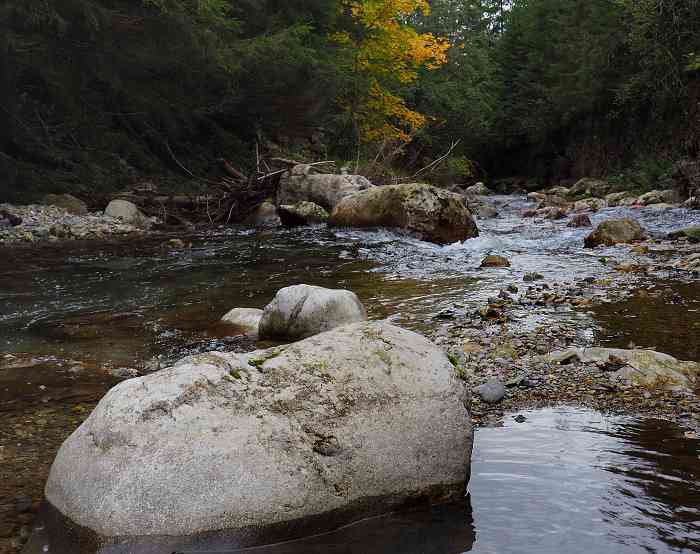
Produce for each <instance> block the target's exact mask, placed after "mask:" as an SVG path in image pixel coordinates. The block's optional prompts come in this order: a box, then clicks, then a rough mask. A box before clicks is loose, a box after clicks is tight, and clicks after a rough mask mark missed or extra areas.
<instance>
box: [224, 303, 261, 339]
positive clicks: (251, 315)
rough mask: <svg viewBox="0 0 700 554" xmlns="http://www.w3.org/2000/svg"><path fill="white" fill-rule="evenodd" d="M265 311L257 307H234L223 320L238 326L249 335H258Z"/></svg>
mask: <svg viewBox="0 0 700 554" xmlns="http://www.w3.org/2000/svg"><path fill="white" fill-rule="evenodd" d="M262 317H263V311H262V310H260V309H257V308H234V309H233V310H231V311H230V312H228V313H226V315H224V317H222V318H221V321H223V322H224V323H228V324H230V325H233V326H235V327H237V328H238V329H239V330H240V331H242V332H243V334H245V335H247V336H249V337H257V336H258V329H259V327H260V320H261V319H262Z"/></svg>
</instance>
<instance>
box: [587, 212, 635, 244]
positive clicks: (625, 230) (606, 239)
mask: <svg viewBox="0 0 700 554" xmlns="http://www.w3.org/2000/svg"><path fill="white" fill-rule="evenodd" d="M645 238H646V234H645V232H644V229H642V226H641V225H640V224H639V223H637V222H636V221H635V220H634V219H629V218H625V219H610V220H608V221H603V223H601V224H600V225H598V227H596V228H595V230H594V231H593V232H592V233H591V234H590V235H588V236H587V237H586V238H585V241H584V244H585V246H586V248H594V247H596V246H613V245H614V244H619V243H629V242H634V241H638V240H644V239H645Z"/></svg>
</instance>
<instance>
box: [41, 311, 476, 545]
mask: <svg viewBox="0 0 700 554" xmlns="http://www.w3.org/2000/svg"><path fill="white" fill-rule="evenodd" d="M466 406H468V394H467V392H466V390H465V386H464V383H463V382H462V381H461V380H459V379H458V378H457V377H456V375H455V371H454V368H453V366H452V364H451V363H450V362H449V360H448V359H447V357H446V356H445V354H444V353H443V352H442V351H441V350H439V349H438V348H437V347H436V346H434V345H433V344H432V343H430V342H429V341H427V340H426V339H425V338H423V337H421V336H420V335H417V334H415V333H413V332H410V331H406V330H403V329H400V328H398V327H394V326H392V325H388V324H384V323H368V322H363V323H357V324H352V325H348V326H344V327H341V328H338V329H335V330H333V331H330V332H328V333H324V334H321V335H317V336H314V337H311V338H309V339H306V340H304V341H302V342H299V343H295V344H291V345H288V346H285V347H278V348H273V349H270V350H265V351H258V352H254V353H250V354H233V353H219V352H213V353H209V354H202V355H198V356H192V357H190V358H186V359H184V360H182V361H181V362H179V363H178V364H176V365H175V366H173V367H172V368H169V369H165V370H162V371H160V372H157V373H154V374H151V375H148V376H145V377H139V378H136V379H131V380H128V381H125V382H123V383H120V384H119V385H117V386H115V387H114V388H112V389H111V390H110V391H109V392H108V393H107V395H106V396H105V397H104V398H103V399H102V400H101V401H100V403H99V404H98V406H97V407H96V408H95V410H94V411H93V412H92V414H91V415H90V417H89V418H88V419H87V420H86V421H85V422H84V423H83V424H82V425H81V426H80V427H79V428H78V429H77V430H76V431H75V432H74V433H73V434H72V435H71V436H70V437H69V438H68V440H66V442H65V443H64V444H63V446H62V447H61V449H60V450H59V452H58V455H57V457H56V459H55V461H54V463H53V466H52V468H51V472H50V475H49V479H48V482H47V485H46V491H45V492H46V498H47V500H48V502H49V503H50V504H51V505H52V506H53V507H54V508H56V509H57V510H58V511H59V512H60V513H61V514H63V515H64V516H65V517H66V518H68V520H69V521H70V522H72V523H74V524H77V525H79V526H81V527H82V528H83V529H85V530H88V532H91V533H92V534H96V535H97V540H99V541H100V542H103V543H104V542H110V543H112V544H116V545H124V544H131V541H132V540H134V538H135V537H141V538H142V540H143V538H144V537H145V538H148V537H149V536H153V537H157V538H154V540H158V541H161V540H166V539H167V540H168V541H170V542H168V544H169V545H172V546H173V547H166V546H163V545H162V544H161V543H158V544H161V546H160V550H157V552H161V551H162V552H171V551H173V550H181V549H186V548H183V545H187V544H188V542H187V541H188V540H190V539H184V540H182V541H181V542H179V543H178V542H177V537H178V536H179V537H192V536H195V535H197V534H199V533H215V532H217V531H226V532H228V533H229V535H228V536H229V537H231V536H233V537H238V538H239V540H238V541H237V542H235V543H234V542H229V543H228V544H229V545H230V544H236V546H237V547H239V545H245V541H246V540H251V539H250V536H251V535H255V533H257V532H258V531H261V530H264V529H265V528H267V527H268V526H273V525H281V524H284V523H286V522H299V521H304V520H305V519H306V518H310V517H316V516H320V517H321V518H322V517H323V515H324V514H328V515H329V518H328V520H327V521H325V523H324V520H323V519H316V520H315V521H314V523H315V524H317V525H318V526H321V525H330V526H337V525H340V524H342V523H346V522H347V521H348V520H351V519H353V518H358V517H362V516H366V515H370V514H376V513H382V512H385V511H390V510H393V509H395V508H399V507H401V506H402V505H403V504H404V503H406V502H408V501H411V500H415V499H418V498H432V499H436V498H439V499H441V500H446V499H457V498H461V497H462V496H463V494H464V485H465V481H466V480H467V475H468V466H469V460H470V456H471V449H472V428H471V419H470V416H469V412H468V409H467V407H466ZM358 510H359V511H358ZM50 525H53V526H57V527H60V526H61V525H63V524H62V523H57V522H56V521H55V520H54V521H53V522H52V523H50ZM57 527H53V528H51V529H49V532H50V534H51V535H53V536H65V535H62V533H65V529H61V528H57ZM317 528H318V527H317ZM207 536H209V537H213V535H212V534H210V535H207ZM168 537H170V538H168ZM189 544H191V543H189ZM208 544H210V545H211V543H208ZM174 546H176V547H174ZM115 548H117V547H115ZM118 548H124V547H123V546H120V547H118ZM75 551H76V552H77V551H78V550H75ZM110 551H111V550H110ZM119 551H120V552H126V551H127V550H119ZM153 551H154V552H155V551H156V550H153ZM149 552H151V550H149Z"/></svg>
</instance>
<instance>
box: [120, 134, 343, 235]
mask: <svg viewBox="0 0 700 554" xmlns="http://www.w3.org/2000/svg"><path fill="white" fill-rule="evenodd" d="M167 150H168V152H169V154H170V156H171V157H172V159H173V161H174V162H175V164H176V165H177V167H178V168H179V169H180V170H181V171H182V172H183V173H184V174H185V175H187V176H188V177H189V178H191V179H193V180H194V181H196V182H197V183H199V185H200V186H199V188H201V189H204V193H203V194H191V195H187V194H179V195H164V194H161V193H159V192H158V190H157V187H155V186H152V185H150V184H148V183H146V184H141V185H136V186H134V187H133V188H132V190H131V191H128V192H123V193H120V194H118V195H116V196H114V198H120V199H123V200H128V201H129V202H132V203H134V204H136V205H137V206H138V207H139V208H140V209H141V210H142V211H143V212H144V213H145V214H146V215H149V216H155V217H158V218H159V219H160V220H161V221H163V222H164V224H165V225H166V226H170V225H172V226H178V227H186V228H192V227H194V226H195V225H209V226H215V225H226V224H229V223H235V222H238V221H241V220H242V219H243V218H244V217H245V216H246V215H248V214H249V213H250V212H251V211H252V210H253V209H254V208H255V206H257V205H258V204H260V203H261V202H263V201H264V200H265V198H269V197H271V196H274V195H275V194H276V191H277V187H278V185H279V180H280V178H281V177H282V175H283V174H284V173H287V172H288V171H289V170H290V169H291V168H292V167H293V166H295V165H299V164H306V165H311V166H321V165H330V164H333V163H334V162H332V161H321V162H311V163H309V162H303V161H297V160H289V159H286V158H271V159H263V158H262V157H261V156H260V151H259V149H258V148H256V171H255V172H254V173H251V174H250V175H246V174H245V173H243V172H242V171H241V170H240V169H237V168H236V167H235V166H234V165H233V164H231V162H230V161H228V160H225V159H223V158H220V159H218V160H217V161H218V164H219V170H220V172H221V173H222V174H223V175H222V176H221V177H220V178H219V179H208V178H202V177H198V176H196V175H194V174H193V173H192V172H191V171H190V170H189V169H187V168H186V167H185V166H184V165H183V164H182V163H181V162H180V161H179V160H178V159H177V158H176V157H175V154H174V153H173V151H172V149H170V147H169V146H168V147H167ZM262 168H264V169H265V171H262ZM201 185H204V186H203V187H202V186H201Z"/></svg>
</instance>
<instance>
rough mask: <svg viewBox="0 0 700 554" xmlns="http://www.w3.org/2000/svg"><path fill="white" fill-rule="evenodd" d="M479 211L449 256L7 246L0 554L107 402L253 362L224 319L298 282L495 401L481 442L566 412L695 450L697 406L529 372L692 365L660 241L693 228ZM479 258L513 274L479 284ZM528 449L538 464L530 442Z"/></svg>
mask: <svg viewBox="0 0 700 554" xmlns="http://www.w3.org/2000/svg"><path fill="white" fill-rule="evenodd" d="M489 202H490V203H491V204H493V205H494V206H495V207H496V209H497V210H498V211H499V212H500V214H501V215H500V217H498V218H494V219H485V220H480V221H479V222H478V223H479V227H480V229H481V235H480V237H479V238H477V239H472V240H469V241H466V242H464V243H459V244H455V245H450V246H444V247H439V246H435V245H432V244H428V243H424V242H420V241H416V240H413V239H410V238H406V237H404V236H401V235H398V234H395V233H391V232H387V231H375V232H371V231H346V230H332V229H327V228H325V227H315V228H305V229H293V230H279V231H261V232H256V231H252V230H250V229H243V228H241V229H233V230H230V229H229V230H220V231H216V232H212V233H207V234H199V235H192V236H189V237H178V239H179V240H178V241H170V240H169V239H170V238H172V237H168V236H163V235H157V236H154V235H152V236H146V237H142V238H139V239H138V240H131V241H128V242H127V241H123V240H112V241H110V242H104V241H100V242H96V241H90V242H78V241H73V242H62V241H57V242H53V243H45V244H42V245H32V246H12V247H9V246H8V247H3V248H2V254H3V256H4V259H5V260H6V261H7V262H9V263H5V264H3V266H2V268H1V269H0V301H1V302H2V304H3V306H4V310H3V311H2V313H0V352H2V354H0V400H2V403H1V404H0V411H2V414H3V421H4V422H5V424H4V425H3V426H2V429H0V462H1V463H0V474H1V475H0V499H2V500H0V521H2V522H3V523H2V525H0V552H3V549H4V550H6V551H8V552H16V551H17V548H18V546H19V544H20V543H21V542H22V541H23V540H24V539H25V538H26V536H27V535H28V533H29V530H30V525H31V523H32V521H33V520H34V515H33V514H34V512H35V510H36V509H37V507H38V503H39V501H40V499H41V496H42V487H43V483H44V481H45V478H46V475H47V472H48V467H49V465H50V463H51V461H52V459H53V456H54V455H55V452H56V449H57V448H58V446H59V445H60V443H61V442H62V441H63V440H64V439H65V437H66V436H67V435H68V434H69V433H70V432H71V431H72V430H73V429H74V428H75V427H76V426H77V425H79V423H80V422H81V421H82V420H83V419H84V418H85V417H87V415H88V414H89V412H90V410H91V409H92V407H93V406H94V405H95V403H96V402H97V401H98V400H99V398H100V397H101V396H102V395H103V394H104V392H105V391H106V390H107V389H108V388H109V387H110V386H112V385H113V384H114V383H115V382H118V381H119V380H121V379H124V378H127V377H129V376H132V375H136V374H142V373H147V372H150V371H155V370H157V369H159V368H160V367H164V366H166V365H167V364H168V363H170V362H172V361H174V360H176V359H178V358H180V357H182V356H183V355H185V354H189V353H193V352H202V351H208V350H240V351H243V350H250V349H253V348H254V347H255V345H254V344H253V343H252V342H251V341H250V340H249V339H247V338H245V337H243V336H241V335H240V334H239V333H238V332H237V331H236V330H235V329H232V328H231V327H229V326H226V325H222V324H221V323H220V322H219V319H220V317H221V316H222V315H223V314H224V313H226V312H227V311H228V310H229V309H230V308H232V307H236V306H241V307H262V306H264V305H265V304H266V303H267V302H268V301H269V300H270V299H271V298H272V296H273V295H274V293H275V292H276V291H277V290H278V289H279V288H281V287H283V286H286V285H289V284H295V283H300V282H305V283H310V284H319V285H323V286H328V287H342V288H348V289H351V290H353V291H354V292H356V293H357V294H358V296H359V297H360V298H361V300H362V301H363V302H364V304H365V305H366V306H367V308H368V311H369V313H370V317H372V318H377V319H381V318H388V319H389V320H390V321H392V322H395V323H397V324H399V325H402V326H406V327H408V328H411V329H414V330H418V331H420V332H423V333H425V334H427V335H428V336H430V337H431V338H432V339H433V340H435V342H437V343H438V344H440V345H442V346H443V347H444V348H445V350H447V351H448V352H450V353H451V355H452V356H453V358H454V359H455V361H456V363H457V364H459V366H460V368H461V370H462V371H464V373H465V377H466V378H467V379H468V380H469V382H470V383H471V384H473V385H474V386H476V385H479V384H481V383H483V382H485V381H487V380H489V379H492V378H497V379H500V380H501V381H503V382H504V383H505V384H507V385H508V387H507V388H506V391H505V398H504V399H503V400H502V401H501V402H499V403H497V404H488V403H485V402H481V401H480V400H479V399H478V398H477V399H476V400H475V404H474V409H473V417H474V419H475V421H476V422H477V423H479V424H481V425H483V426H486V427H489V428H494V430H497V429H499V428H500V426H503V425H505V426H506V428H511V426H512V425H511V423H510V421H511V420H510V418H511V417H512V416H513V414H516V413H517V412H518V411H519V410H522V409H524V408H540V407H546V406H553V405H558V404H562V403H564V404H568V405H578V406H581V405H585V406H589V407H591V408H595V409H597V410H602V411H603V412H606V413H607V412H614V413H632V414H637V415H646V416H650V417H657V418H658V417H662V418H665V419H672V420H674V421H676V422H678V423H679V424H680V425H681V427H680V428H679V431H678V432H680V433H681V434H683V433H687V435H688V438H687V439H685V440H688V441H690V442H689V444H691V445H692V444H696V443H694V442H693V441H694V439H693V438H692V437H693V436H695V435H694V434H693V433H696V432H697V430H698V427H700V420H699V419H698V414H699V413H700V407H699V405H698V400H697V396H696V395H694V394H689V393H679V392H677V391H676V392H670V391H663V390H641V389H637V388H634V387H619V386H612V385H611V384H610V380H609V378H608V375H607V372H606V371H605V368H600V367H597V366H594V365H590V364H583V363H574V364H569V365H565V366H559V365H556V364H551V363H548V362H546V361H545V360H543V359H542V356H543V355H546V354H547V353H549V352H551V351H553V350H557V349H561V348H565V347H568V346H572V345H574V346H591V345H595V344H601V345H605V346H623V347H629V346H630V343H634V345H635V346H638V347H646V348H655V349H656V350H658V351H661V352H667V353H669V354H672V355H674V356H676V357H678V358H679V359H686V360H696V361H698V360H700V352H698V346H697V345H698V344H700V328H699V327H698V323H699V321H700V316H698V313H700V312H698V309H699V308H700V280H699V276H698V274H697V272H695V273H694V272H693V270H692V269H684V268H683V267H682V264H679V263H678V262H679V261H680V260H683V259H687V258H688V257H689V256H691V255H693V254H694V253H697V252H700V245H694V244H691V243H689V242H687V241H670V240H667V239H665V237H666V235H667V234H668V233H669V232H672V231H675V230H678V229H680V228H683V227H686V226H688V225H690V224H698V223H699V222H700V213H699V212H697V211H690V210H684V209H669V210H656V209H652V208H644V209H635V208H608V209H604V210H601V211H599V212H597V213H594V214H590V217H591V219H592V220H593V223H594V224H596V223H597V222H599V221H602V220H604V219H608V218H612V217H623V216H631V217H634V218H636V219H638V220H639V221H640V222H641V223H642V225H643V226H644V227H645V228H646V229H647V231H649V233H650V235H651V240H649V241H646V242H645V243H644V244H641V245H633V246H631V245H621V246H616V247H611V248H601V249H594V250H590V249H584V248H583V237H584V236H585V235H586V234H587V233H588V232H589V229H572V228H568V227H567V226H566V220H564V221H550V220H540V219H527V218H523V217H521V214H522V212H523V210H525V209H527V208H528V207H529V206H530V204H529V203H528V202H527V201H526V199H524V198H523V197H515V196H503V197H493V198H491V199H489ZM489 254H497V255H501V256H505V257H506V258H507V259H508V260H509V261H510V267H507V268H484V269H482V268H480V267H479V266H480V264H481V260H482V259H483V258H484V256H486V255H489ZM524 279H527V280H524ZM639 421H640V422H643V421H645V420H639ZM642 424H644V423H640V425H642ZM514 429H515V430H516V431H514V432H518V431H517V430H518V429H519V428H518V427H514ZM489 432H491V431H489ZM494 432H496V431H494ZM674 433H675V431H674ZM482 436H483V435H482ZM529 444H530V445H532V448H533V452H534V451H535V449H536V440H535V438H534V436H533V438H532V441H531V442H530V443H529ZM650 501H651V500H650ZM521 517H523V518H525V519H527V516H526V515H525V516H521ZM5 522H7V523H5ZM534 523H535V522H534V521H533V524H534ZM496 550H498V551H505V550H503V549H502V548H500V549H499V548H496ZM484 551H488V550H484ZM545 551H546V550H545ZM652 551H660V552H661V551H665V550H663V548H660V549H658V550H652ZM669 551H671V550H669Z"/></svg>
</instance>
